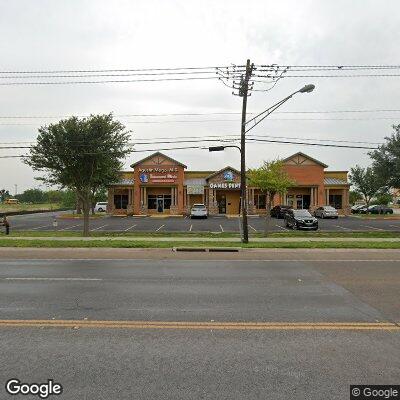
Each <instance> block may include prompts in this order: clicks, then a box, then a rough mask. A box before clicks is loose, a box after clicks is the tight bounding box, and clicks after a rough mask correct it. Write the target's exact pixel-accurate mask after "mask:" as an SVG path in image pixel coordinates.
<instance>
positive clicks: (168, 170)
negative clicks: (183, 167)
mask: <svg viewBox="0 0 400 400" xmlns="http://www.w3.org/2000/svg"><path fill="white" fill-rule="evenodd" d="M139 172H160V173H162V174H165V173H167V172H178V168H177V167H171V168H158V167H157V168H139Z"/></svg>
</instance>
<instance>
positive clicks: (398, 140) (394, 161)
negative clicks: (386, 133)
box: [369, 124, 400, 188]
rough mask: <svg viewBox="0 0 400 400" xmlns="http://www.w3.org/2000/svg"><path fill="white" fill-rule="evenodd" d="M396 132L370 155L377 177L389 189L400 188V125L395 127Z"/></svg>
mask: <svg viewBox="0 0 400 400" xmlns="http://www.w3.org/2000/svg"><path fill="white" fill-rule="evenodd" d="M393 130H394V132H393V133H392V135H391V136H390V137H386V138H385V140H386V143H384V144H383V145H381V146H379V148H378V150H374V151H371V152H370V153H369V155H370V157H371V158H372V160H373V163H372V167H373V168H374V172H375V174H376V176H377V177H378V178H379V179H380V180H381V181H382V182H383V184H384V185H385V186H386V187H387V188H400V124H399V125H393Z"/></svg>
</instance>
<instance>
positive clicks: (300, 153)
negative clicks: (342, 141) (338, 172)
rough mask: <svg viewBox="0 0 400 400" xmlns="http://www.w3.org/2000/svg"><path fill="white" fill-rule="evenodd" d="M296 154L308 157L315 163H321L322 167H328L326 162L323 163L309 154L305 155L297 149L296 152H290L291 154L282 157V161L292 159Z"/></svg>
mask: <svg viewBox="0 0 400 400" xmlns="http://www.w3.org/2000/svg"><path fill="white" fill-rule="evenodd" d="M296 156H302V157H304V158H308V159H309V160H311V161H314V162H315V163H317V164H319V165H322V166H323V167H324V168H328V166H327V165H326V164H324V163H323V162H321V161H318V160H316V159H315V158H312V157H310V156H309V155H307V154H305V153H302V152H301V151H298V152H297V153H295V154H292V155H291V156H289V157H286V158H284V159H283V160H282V161H283V162H287V161H289V160H290V159H292V158H293V157H296Z"/></svg>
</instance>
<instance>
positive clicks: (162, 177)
mask: <svg viewBox="0 0 400 400" xmlns="http://www.w3.org/2000/svg"><path fill="white" fill-rule="evenodd" d="M176 172H178V168H175V167H172V168H139V180H140V182H141V183H149V184H152V183H176V182H177V180H178V175H177V174H176Z"/></svg>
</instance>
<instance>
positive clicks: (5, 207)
mask: <svg viewBox="0 0 400 400" xmlns="http://www.w3.org/2000/svg"><path fill="white" fill-rule="evenodd" d="M59 208H60V204H57V203H43V204H25V203H20V204H0V213H8V212H15V211H38V210H57V209H59Z"/></svg>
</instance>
